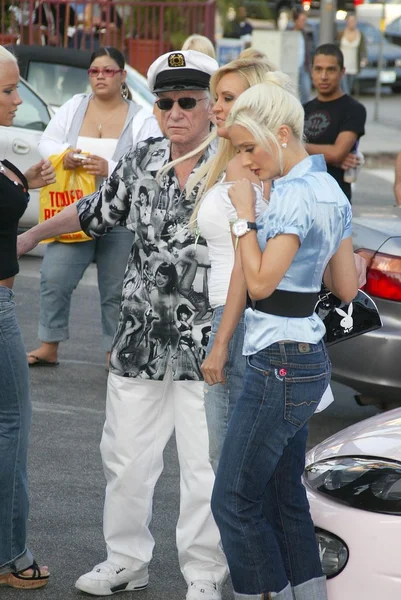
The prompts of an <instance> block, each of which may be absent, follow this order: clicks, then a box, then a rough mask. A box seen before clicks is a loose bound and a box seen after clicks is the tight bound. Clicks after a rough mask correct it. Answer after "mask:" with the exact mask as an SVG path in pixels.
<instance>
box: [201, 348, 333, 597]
mask: <svg viewBox="0 0 401 600" xmlns="http://www.w3.org/2000/svg"><path fill="white" fill-rule="evenodd" d="M329 381H330V361H329V359H328V356H327V351H326V349H325V346H324V344H323V343H322V342H320V343H319V344H306V343H303V344H300V343H296V342H278V343H275V344H272V345H271V346H269V347H268V348H265V349H264V350H262V351H261V352H258V353H256V354H254V355H252V356H249V357H247V367H246V372H245V378H244V384H243V388H242V389H243V392H242V394H241V397H240V398H239V400H238V401H237V404H236V407H235V409H234V411H233V414H232V417H231V420H230V424H229V427H228V432H227V437H226V440H225V442H224V446H223V451H222V455H221V458H220V464H219V468H218V471H217V477H216V482H215V486H214V490H213V496H212V510H213V514H214V517H215V519H216V522H217V525H218V527H219V529H220V534H221V539H222V543H223V548H224V551H225V553H226V556H227V560H228V564H229V567H230V572H231V578H232V582H233V587H234V590H235V597H236V598H238V599H248V598H249V599H252V598H255V599H256V598H262V597H263V596H262V595H263V594H265V597H268V594H269V593H271V594H272V597H273V598H277V599H280V600H281V599H282V600H287V599H288V600H292V599H293V598H295V599H296V600H325V599H326V591H325V578H324V577H323V574H322V569H321V564H320V559H319V553H318V548H317V544H316V538H315V531H314V527H313V523H312V519H311V517H310V512H309V505H308V501H307V498H306V492H305V489H304V487H303V485H302V482H301V477H302V473H303V470H304V463H305V458H304V457H305V450H306V440H307V435H308V431H307V422H308V419H309V418H310V417H311V416H312V415H313V413H314V411H315V409H316V407H317V405H318V404H319V401H320V399H321V397H322V395H323V393H324V391H325V389H326V387H327V385H328V383H329Z"/></svg>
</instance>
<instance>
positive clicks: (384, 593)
mask: <svg viewBox="0 0 401 600" xmlns="http://www.w3.org/2000/svg"><path fill="white" fill-rule="evenodd" d="M374 364H375V361H372V363H371V368H374ZM304 485H305V488H306V491H307V495H308V499H309V503H310V507H311V513H312V518H313V521H314V523H315V527H316V536H317V540H318V544H319V550H320V556H321V560H322V566H323V570H324V572H325V574H326V575H327V577H328V581H327V589H328V598H329V600H378V598H383V599H386V600H395V599H396V598H401V567H400V547H401V409H395V410H392V411H388V412H386V413H383V414H380V415H377V416H375V417H371V418H370V419H366V420H365V421H361V422H360V423H357V424H355V425H351V427H348V428H347V429H344V430H343V431H340V432H339V433H337V434H335V435H333V436H331V437H330V438H328V439H327V440H325V441H323V442H322V443H320V444H319V445H318V446H316V447H315V448H313V449H312V450H311V451H310V452H309V453H308V454H307V456H306V468H305V472H304Z"/></svg>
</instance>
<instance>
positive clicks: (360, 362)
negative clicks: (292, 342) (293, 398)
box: [329, 205, 401, 408]
mask: <svg viewBox="0 0 401 600" xmlns="http://www.w3.org/2000/svg"><path fill="white" fill-rule="evenodd" d="M352 212H353V220H352V229H353V233H352V235H353V245H354V250H355V252H358V253H360V254H361V255H362V256H363V257H364V258H365V259H366V261H367V263H368V270H367V284H366V286H365V288H364V290H365V291H366V293H368V294H369V295H370V296H372V298H373V300H374V301H375V303H376V305H377V307H378V309H379V312H380V315H381V317H382V321H383V327H382V328H381V329H378V330H376V331H372V332H371V333H365V334H364V335H361V336H359V337H355V338H353V339H350V340H347V341H346V342H341V343H339V344H335V345H333V346H330V347H329V354H330V358H331V360H332V364H333V379H334V380H335V381H339V382H340V383H344V384H345V385H348V386H349V387H351V388H353V389H355V390H356V391H357V392H358V394H360V395H361V396H360V398H359V402H360V403H363V404H379V405H382V406H383V407H387V408H388V407H392V408H393V407H394V406H400V405H401V369H400V356H401V212H400V209H399V208H395V207H392V206H380V207H372V206H357V205H355V206H353V208H352Z"/></svg>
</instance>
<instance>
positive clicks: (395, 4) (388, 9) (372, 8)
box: [356, 0, 401, 28]
mask: <svg viewBox="0 0 401 600" xmlns="http://www.w3.org/2000/svg"><path fill="white" fill-rule="evenodd" d="M382 14H383V4H382V3H381V2H378V1H377V0H364V1H363V2H360V3H359V4H358V5H357V7H356V15H357V17H358V19H360V20H361V21H365V22H366V23H371V24H372V25H374V27H377V28H380V24H381V19H382ZM400 16H401V0H385V2H384V23H385V26H386V25H389V24H390V23H391V21H394V19H396V18H397V17H400Z"/></svg>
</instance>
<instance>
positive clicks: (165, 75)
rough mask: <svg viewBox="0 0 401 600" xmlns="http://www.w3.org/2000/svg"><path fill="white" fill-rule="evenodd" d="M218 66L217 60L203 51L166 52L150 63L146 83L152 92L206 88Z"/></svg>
mask: <svg viewBox="0 0 401 600" xmlns="http://www.w3.org/2000/svg"><path fill="white" fill-rule="evenodd" d="M218 68H219V65H218V63H217V61H215V60H214V58H211V57H210V56H207V54H203V52H197V51H196V50H183V51H179V52H167V54H163V55H162V56H159V58H157V59H156V60H155V61H154V62H153V63H152V64H151V65H150V67H149V70H148V85H149V88H150V91H151V92H153V93H154V94H158V93H159V92H169V91H173V90H177V91H180V90H206V89H208V87H209V82H210V77H211V75H213V73H214V72H215V71H217V69H218Z"/></svg>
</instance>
